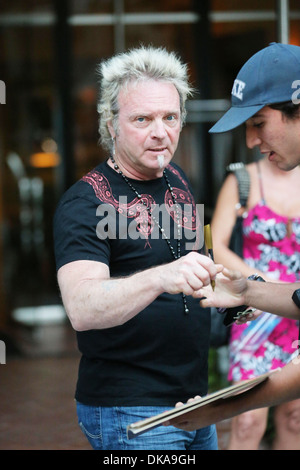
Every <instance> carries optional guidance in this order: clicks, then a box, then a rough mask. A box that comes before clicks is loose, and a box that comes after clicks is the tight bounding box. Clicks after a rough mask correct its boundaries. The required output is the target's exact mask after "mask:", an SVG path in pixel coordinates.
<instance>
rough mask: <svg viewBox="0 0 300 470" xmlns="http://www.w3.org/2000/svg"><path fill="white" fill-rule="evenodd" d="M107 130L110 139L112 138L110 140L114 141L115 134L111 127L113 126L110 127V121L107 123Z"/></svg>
mask: <svg viewBox="0 0 300 470" xmlns="http://www.w3.org/2000/svg"><path fill="white" fill-rule="evenodd" d="M107 128H108V131H109V133H110V136H111V138H112V139H115V137H116V133H115V130H114V127H113V125H112V121H111V120H109V121H107Z"/></svg>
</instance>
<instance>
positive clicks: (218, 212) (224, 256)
mask: <svg viewBox="0 0 300 470" xmlns="http://www.w3.org/2000/svg"><path fill="white" fill-rule="evenodd" d="M238 202H239V196H238V183H237V179H236V177H235V176H234V175H233V174H232V173H231V174H229V175H228V176H227V178H226V179H225V181H224V183H223V185H222V187H221V190H220V192H219V195H218V199H217V202H216V207H215V210H214V215H213V218H212V221H211V229H212V236H213V246H214V259H215V261H216V262H217V263H221V264H223V266H226V267H227V268H228V269H232V270H238V271H240V272H241V273H242V274H243V275H244V276H245V277H248V276H250V275H251V274H254V272H253V268H251V267H250V266H248V264H247V263H245V261H244V260H243V259H241V258H240V257H239V256H238V255H237V254H236V253H234V252H233V251H232V250H230V248H229V244H230V238H231V233H232V229H233V226H234V224H235V220H236V208H235V207H236V204H237V203H238ZM255 272H258V271H257V270H256V271H255ZM258 274H260V275H261V276H263V277H264V279H267V275H266V274H265V273H262V272H258Z"/></svg>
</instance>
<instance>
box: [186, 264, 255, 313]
mask: <svg viewBox="0 0 300 470" xmlns="http://www.w3.org/2000/svg"><path fill="white" fill-rule="evenodd" d="M246 288H247V279H246V278H245V277H244V276H243V275H242V274H241V273H240V272H239V271H230V270H229V269H227V268H223V270H222V272H221V273H219V274H218V275H217V277H216V287H215V290H212V288H211V286H203V287H202V288H200V289H199V290H198V291H196V292H194V294H193V296H194V297H197V298H200V299H201V300H200V305H201V306H202V307H224V308H225V307H237V306H239V305H243V304H244V303H245V301H244V293H245V291H246Z"/></svg>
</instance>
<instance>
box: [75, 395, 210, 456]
mask: <svg viewBox="0 0 300 470" xmlns="http://www.w3.org/2000/svg"><path fill="white" fill-rule="evenodd" d="M166 409H168V408H167V407H163V406H133V407H98V406H87V405H83V404H81V403H78V402H77V416H78V423H79V426H80V428H81V430H82V431H83V433H84V434H85V436H86V437H87V439H88V441H89V442H90V444H91V446H92V447H93V449H95V450H183V451H184V450H186V451H187V450H188V451H191V450H217V449H218V439H217V433H216V428H215V426H214V425H213V426H208V427H206V428H203V429H199V430H197V431H192V432H188V431H183V430H181V429H177V428H175V427H174V426H159V427H157V428H155V429H151V430H150V431H147V432H146V433H144V434H141V435H140V436H137V437H136V438H134V439H130V440H129V439H127V434H126V428H127V426H128V425H129V424H131V423H134V422H136V421H139V420H142V419H145V418H148V417H149V416H152V415H156V414H158V413H161V412H162V411H165V410H166Z"/></svg>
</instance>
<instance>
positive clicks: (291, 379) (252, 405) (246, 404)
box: [168, 358, 300, 431]
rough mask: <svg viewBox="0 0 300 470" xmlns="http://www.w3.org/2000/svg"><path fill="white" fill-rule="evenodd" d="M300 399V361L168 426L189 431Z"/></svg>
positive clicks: (175, 419)
mask: <svg viewBox="0 0 300 470" xmlns="http://www.w3.org/2000/svg"><path fill="white" fill-rule="evenodd" d="M297 398H300V359H299V358H296V359H294V361H293V362H290V363H289V364H287V365H286V366H285V367H284V368H283V369H280V370H278V371H274V372H273V373H272V374H271V375H270V377H269V378H268V380H267V381H266V382H263V383H262V384H260V385H259V386H257V387H255V388H253V389H251V390H249V391H247V392H245V393H242V394H239V395H236V396H235V397H232V398H229V399H225V400H219V401H218V402H215V403H212V404H211V405H207V406H206V407H203V408H198V409H197V410H194V411H191V412H190V413H187V414H186V415H184V416H179V417H178V418H174V419H173V420H171V421H170V422H169V423H168V424H169V425H172V426H176V427H178V428H181V429H185V430H187V431H193V430H195V429H199V428H202V427H204V426H208V425H210V424H214V423H217V422H219V421H222V420H224V419H229V418H232V417H233V416H236V415H238V414H240V413H244V412H245V411H249V410H253V409H256V408H264V407H270V406H275V405H279V404H281V403H284V402H287V401H290V400H295V399H297Z"/></svg>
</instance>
